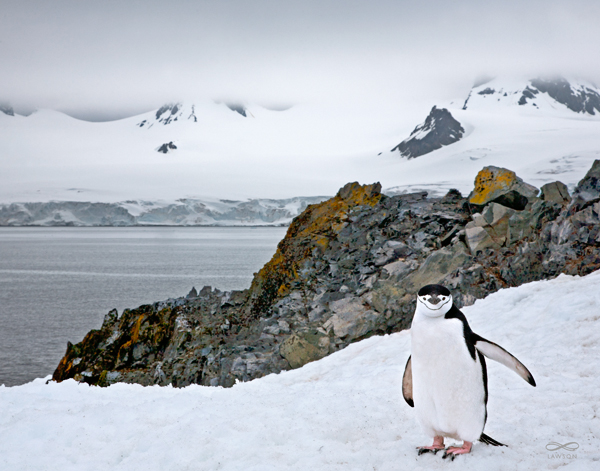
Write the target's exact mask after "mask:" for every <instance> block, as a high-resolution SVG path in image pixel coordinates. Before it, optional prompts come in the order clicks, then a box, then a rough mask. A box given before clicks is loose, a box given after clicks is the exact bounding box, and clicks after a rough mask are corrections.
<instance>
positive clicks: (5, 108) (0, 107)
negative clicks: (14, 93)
mask: <svg viewBox="0 0 600 471" xmlns="http://www.w3.org/2000/svg"><path fill="white" fill-rule="evenodd" d="M0 112H1V113H4V114H5V115H8V116H14V115H15V110H13V108H12V106H10V105H9V104H7V103H0Z"/></svg>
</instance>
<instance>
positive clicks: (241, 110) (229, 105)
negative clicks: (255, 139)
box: [225, 103, 248, 118]
mask: <svg viewBox="0 0 600 471" xmlns="http://www.w3.org/2000/svg"><path fill="white" fill-rule="evenodd" d="M225 105H226V106H227V108H229V109H230V110H231V111H235V112H236V113H239V114H240V115H242V116H243V117H244V118H247V117H248V115H247V114H246V113H247V110H246V107H245V106H244V105H241V104H239V103H225Z"/></svg>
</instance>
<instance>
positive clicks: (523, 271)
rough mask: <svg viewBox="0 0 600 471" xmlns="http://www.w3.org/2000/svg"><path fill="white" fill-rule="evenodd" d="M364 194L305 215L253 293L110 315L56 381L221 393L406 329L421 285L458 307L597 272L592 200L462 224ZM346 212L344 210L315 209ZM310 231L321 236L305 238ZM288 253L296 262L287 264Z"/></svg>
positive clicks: (463, 215) (455, 206)
mask: <svg viewBox="0 0 600 471" xmlns="http://www.w3.org/2000/svg"><path fill="white" fill-rule="evenodd" d="M597 170H598V165H597V164H595V165H594V167H593V168H592V170H590V172H588V175H586V178H584V179H583V180H582V182H580V185H579V186H578V191H579V192H581V194H593V191H594V188H597V186H596V185H597V181H598V180H597ZM594 179H596V180H594ZM514 180H517V179H516V178H515V179H514ZM517 181H518V180H517ZM366 191H367V189H366V187H365V186H360V185H359V186H356V185H355V184H350V185H349V186H348V188H346V189H345V190H343V191H341V192H340V195H343V196H344V197H345V198H346V199H342V198H341V197H340V196H337V197H336V198H334V199H332V200H329V201H327V202H324V203H321V206H319V208H317V209H315V207H309V208H308V209H307V210H306V211H305V213H303V214H302V215H300V216H299V217H298V218H297V219H296V220H295V222H294V223H293V225H292V226H291V227H290V230H289V231H288V235H287V236H286V238H285V239H284V240H283V241H281V243H280V244H279V249H278V254H277V255H276V256H275V257H274V261H275V262H273V261H272V262H269V264H267V265H266V266H265V268H263V270H261V271H260V272H259V273H258V274H257V275H256V277H255V281H254V282H253V285H252V287H251V289H249V290H244V291H232V292H221V291H219V290H213V289H211V288H210V287H205V288H203V289H202V290H201V291H200V293H198V296H189V297H186V298H178V299H170V300H167V301H162V302H158V303H154V304H152V305H145V306H140V307H139V308H137V309H133V310H125V311H124V312H123V314H122V315H121V316H120V317H117V315H116V311H111V313H109V314H108V315H107V317H106V318H105V320H104V323H103V325H102V327H101V329H100V330H92V331H90V333H88V334H87V335H86V337H85V339H84V340H83V341H82V342H80V343H78V344H76V345H73V344H69V345H68V347H67V352H66V354H65V356H64V358H63V359H62V360H61V362H60V364H59V366H58V368H57V370H56V372H55V373H54V378H55V379H56V380H58V381H62V380H64V379H67V378H75V379H77V380H78V381H85V382H88V383H90V384H98V385H106V384H110V383H111V382H114V381H121V382H129V383H140V384H145V385H150V384H159V385H166V384H172V385H173V386H177V387H181V386H185V385H188V384H194V383H195V384H203V385H212V386H218V385H221V386H225V387H229V386H232V385H233V384H235V382H236V380H239V381H248V380H251V379H253V378H258V377H261V376H264V375H266V374H269V373H278V372H280V371H282V370H286V369H291V368H298V367H300V366H302V365H304V364H306V363H307V362H310V361H314V360H317V359H319V358H322V357H323V356H325V355H328V354H330V353H333V352H335V351H337V350H340V349H342V348H344V347H345V346H347V345H348V344H350V343H352V342H356V341H358V340H361V339H363V338H366V337H369V336H371V335H379V334H384V333H391V332H397V331H399V330H403V329H406V328H408V327H409V326H410V322H411V320H412V315H413V313H414V308H415V296H414V293H415V292H416V291H417V290H418V289H419V288H420V287H421V286H423V285H424V284H429V283H441V284H443V285H445V286H447V287H448V288H449V289H450V290H451V291H452V293H453V295H454V298H455V301H456V303H457V305H458V306H463V305H470V304H473V302H475V300H476V299H480V298H483V297H485V296H487V295H488V294H490V293H492V292H494V291H497V290H499V289H501V288H507V287H510V286H518V285H520V284H523V283H527V282H530V281H535V280H540V279H547V278H552V277H555V276H557V275H559V274H560V273H567V274H571V275H585V274H587V273H590V272H592V271H594V270H597V269H600V200H597V201H596V200H593V199H592V200H588V201H587V203H586V204H585V205H581V206H576V205H570V206H568V207H567V206H564V205H562V204H559V203H556V202H553V201H548V200H541V199H536V200H535V201H533V202H530V203H528V205H527V208H526V209H524V210H521V211H519V210H515V209H513V208H507V207H504V206H502V205H501V204H499V203H497V202H491V203H489V204H488V205H486V206H485V207H484V209H483V211H482V213H478V214H473V215H471V214H470V213H469V210H468V207H469V206H468V202H467V199H465V198H458V197H457V195H456V194H452V195H446V197H444V198H423V197H422V196H419V197H416V196H415V195H412V196H411V195H402V196H394V197H385V196H382V195H375V197H374V199H371V200H370V202H369V203H368V204H364V203H365V200H364V199H362V197H364V195H365V192H366ZM586 192H587V193H586ZM361 195H362V196H361ZM352 201H353V202H354V203H355V204H354V205H350V204H348V205H347V207H346V209H344V211H343V212H341V213H335V214H330V213H326V211H325V209H324V208H326V207H330V208H338V207H340V205H342V204H343V203H345V202H346V203H349V202H352ZM327 205H329V206H327ZM313 212H314V214H317V215H318V217H316V219H315V218H313V219H311V214H312V215H313V216H314V214H313ZM325 216H326V217H325ZM327 218H331V221H330V222H331V224H329V225H327V224H324V223H323V221H324V219H325V220H327V221H329V219H327ZM315 224H324V225H321V226H318V227H319V229H318V230H315V231H314V232H312V233H311V232H310V231H309V228H314V227H315ZM304 231H308V233H305V232H304ZM298 234H304V235H302V236H300V235H298ZM477 237H480V239H479V240H478V239H477ZM324 238H325V239H324ZM311 240H312V241H317V242H315V243H314V245H313V246H311V245H310V244H311ZM324 240H325V241H326V242H324ZM442 241H446V245H442ZM286 247H292V250H291V252H286V253H292V254H295V255H294V256H295V257H299V258H298V259H296V261H297V262H298V264H297V265H294V263H296V262H295V261H294V260H295V259H285V257H283V255H282V253H283V252H282V250H284V249H285V248H286ZM383 259H386V260H387V263H385V264H383V265H381V264H380V263H378V262H379V261H380V260H383ZM281 260H286V261H285V263H282V262H281ZM300 262H301V263H300ZM274 267H278V268H277V270H276V269H275V268H274ZM333 267H335V269H333ZM269 270H273V271H272V272H269ZM284 275H285V276H288V278H285V277H283V276H284ZM256 280H260V283H261V284H260V285H259V287H260V290H259V289H258V288H257V286H258V285H257V284H256ZM271 280H275V281H271ZM286 280H288V281H289V282H288V281H286ZM257 307H258V308H257ZM109 375H110V376H109ZM109 378H110V380H109Z"/></svg>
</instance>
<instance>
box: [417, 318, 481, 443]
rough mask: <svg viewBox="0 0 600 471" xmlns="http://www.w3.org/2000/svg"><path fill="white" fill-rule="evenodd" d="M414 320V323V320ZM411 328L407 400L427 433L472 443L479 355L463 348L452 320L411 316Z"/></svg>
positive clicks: (477, 431)
mask: <svg viewBox="0 0 600 471" xmlns="http://www.w3.org/2000/svg"><path fill="white" fill-rule="evenodd" d="M415 321H416V322H415ZM415 321H413V325H412V327H411V339H412V352H411V355H412V377H413V378H412V379H413V400H414V404H415V411H416V414H417V419H418V421H419V423H420V424H421V427H422V428H423V430H424V432H425V433H426V434H428V435H429V436H431V437H434V436H436V435H441V436H444V437H451V438H455V439H457V440H467V441H470V442H473V441H475V440H477V439H478V438H479V437H480V436H481V433H482V432H483V427H484V425H485V416H486V408H485V399H484V397H485V390H484V385H483V377H482V371H481V363H480V360H479V356H478V355H477V352H476V355H475V360H473V357H472V356H471V354H470V353H469V350H468V349H467V345H466V343H465V340H464V336H463V326H462V323H461V322H460V321H459V320H457V319H443V318H433V319H432V318H425V316H419V319H417V317H416V316H415Z"/></svg>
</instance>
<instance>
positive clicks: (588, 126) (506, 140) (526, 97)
mask: <svg viewBox="0 0 600 471" xmlns="http://www.w3.org/2000/svg"><path fill="white" fill-rule="evenodd" d="M445 107H447V108H448V110H449V112H450V113H451V114H452V117H453V118H454V119H456V120H457V121H458V122H459V123H460V124H461V126H463V127H464V129H465V133H464V135H463V137H462V138H461V139H459V140H455V141H454V143H452V144H450V145H445V146H444V147H441V148H439V149H437V150H433V151H431V152H429V153H427V154H422V155H421V156H419V157H418V158H417V159H411V160H408V161H407V160H405V159H398V157H400V155H399V153H398V150H399V149H398V148H394V149H393V150H392V152H391V153H389V152H387V153H386V152H384V153H382V157H385V156H386V155H387V156H388V157H390V158H395V159H397V160H402V161H403V164H402V165H401V167H400V164H399V168H401V169H402V175H401V177H400V178H399V179H402V180H403V181H402V183H401V184H399V185H397V186H394V187H390V186H388V185H384V186H386V187H387V190H386V192H387V193H388V194H394V193H403V192H410V191H417V190H426V191H429V192H430V193H437V194H441V193H444V192H445V191H447V190H448V189H450V188H453V187H455V188H458V189H459V190H461V191H463V192H464V191H465V189H466V188H467V187H468V186H467V185H468V184H472V181H473V175H475V174H476V173H477V171H478V170H480V169H481V168H482V167H483V166H486V165H495V166H498V167H505V168H509V169H511V170H513V171H515V172H516V173H517V174H518V175H519V176H521V177H522V178H523V179H524V180H525V181H527V182H529V183H532V184H534V185H536V186H538V187H539V186H542V185H543V184H545V183H548V182H551V181H555V180H560V181H562V182H563V183H565V184H567V186H568V187H569V188H570V189H573V187H574V186H575V184H576V183H577V181H578V180H577V179H578V178H579V177H581V176H583V174H584V173H585V166H586V165H591V163H592V161H593V160H594V159H597V158H599V157H600V112H599V111H600V91H599V90H598V89H597V88H596V87H595V86H594V85H593V84H591V83H588V82H583V81H573V80H572V81H567V80H565V79H562V78H558V79H552V80H547V79H532V80H525V79H507V78H504V77H501V78H496V79H493V80H491V81H488V82H486V83H483V84H478V85H477V86H475V87H473V88H472V89H471V91H470V92H469V94H468V96H467V98H466V99H464V98H463V99H455V100H454V101H453V102H451V103H449V104H447V105H445Z"/></svg>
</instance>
